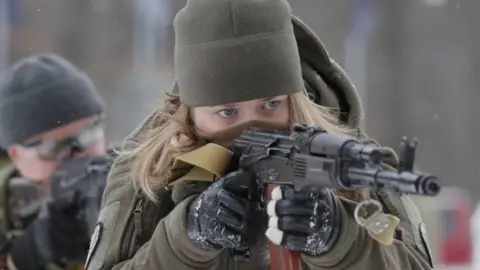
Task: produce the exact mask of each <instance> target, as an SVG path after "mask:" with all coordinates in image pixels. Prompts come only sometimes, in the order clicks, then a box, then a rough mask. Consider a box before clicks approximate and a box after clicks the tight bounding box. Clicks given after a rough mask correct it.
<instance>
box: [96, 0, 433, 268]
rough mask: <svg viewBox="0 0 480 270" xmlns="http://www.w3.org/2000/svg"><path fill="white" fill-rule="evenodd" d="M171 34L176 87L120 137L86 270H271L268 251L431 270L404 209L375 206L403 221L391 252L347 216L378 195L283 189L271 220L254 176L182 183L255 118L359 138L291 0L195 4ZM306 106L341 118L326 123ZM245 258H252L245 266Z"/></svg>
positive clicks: (342, 263) (415, 222)
mask: <svg viewBox="0 0 480 270" xmlns="http://www.w3.org/2000/svg"><path fill="white" fill-rule="evenodd" d="M175 31H176V47H175V65H176V83H177V86H178V87H177V88H176V92H174V93H172V94H168V95H167V98H166V101H165V104H163V105H162V106H161V107H159V108H158V109H157V110H155V112H154V113H153V114H152V115H151V116H150V117H149V118H148V119H147V120H146V121H145V122H144V123H143V124H141V126H140V128H139V129H137V130H136V131H135V132H134V133H133V134H132V135H131V136H130V137H129V138H128V139H127V140H126V142H127V143H126V144H125V151H124V152H123V153H121V155H120V157H119V158H118V160H117V161H116V164H115V166H114V167H113V169H112V171H111V173H110V177H109V183H108V186H107V189H106V191H105V194H104V198H103V203H102V205H103V208H102V211H101V213H100V216H99V223H98V225H97V229H96V231H95V233H94V235H93V236H92V242H91V246H90V251H89V255H88V259H87V269H89V270H95V269H209V270H217V269H218V270H220V269H222V270H223V269H239V270H242V269H245V270H246V269H269V268H268V267H269V260H268V258H269V257H268V249H267V244H268V241H270V242H272V243H274V244H277V245H281V246H283V247H285V248H287V249H291V250H295V251H300V252H301V254H302V255H301V257H302V261H303V263H304V269H402V270H405V269H431V265H430V264H431V262H430V257H429V253H428V248H427V247H426V246H425V245H424V243H423V242H422V240H424V238H422V237H419V233H418V230H419V225H420V222H421V221H420V219H419V217H418V215H416V213H415V211H412V209H414V206H413V205H411V204H410V205H409V204H408V200H405V199H401V198H394V197H391V198H392V199H391V200H390V199H389V198H390V196H383V195H382V196H380V197H383V198H384V199H385V200H384V202H387V203H386V204H385V205H386V206H387V207H386V208H387V209H388V210H389V211H390V212H391V213H394V214H395V215H398V216H400V218H401V219H402V222H401V224H400V226H399V227H398V228H399V233H398V235H397V239H396V240H395V241H394V244H393V245H390V246H383V245H381V244H380V243H378V242H376V241H374V240H373V238H372V237H370V236H369V235H368V234H367V232H366V231H365V230H364V229H362V228H361V227H359V225H358V224H357V223H356V222H355V221H354V219H353V217H352V209H353V208H354V207H355V205H356V201H359V200H361V199H362V198H365V197H368V196H373V197H377V194H368V192H364V191H361V190H358V191H357V190H355V191H351V190H348V191H343V190H336V191H334V192H333V191H330V190H323V191H322V192H319V193H316V194H309V196H302V194H299V193H297V192H294V191H293V190H292V189H291V188H289V187H287V186H282V187H277V188H276V189H274V191H273V192H272V200H271V201H270V202H269V203H268V206H267V207H266V208H267V209H266V211H265V210H264V209H262V208H261V207H249V206H251V205H254V206H259V205H258V203H257V202H258V200H256V199H253V200H252V198H251V197H248V196H246V194H245V193H246V187H248V185H249V182H247V181H248V179H250V175H249V174H248V173H247V172H244V171H241V170H239V171H233V172H230V173H228V174H226V175H225V174H223V173H218V175H219V177H217V179H215V181H213V183H211V182H212V181H211V179H210V181H209V177H208V176H207V177H205V176H202V177H200V174H197V177H198V178H195V177H190V179H186V178H185V177H181V178H180V176H182V175H183V176H184V175H185V173H186V172H185V171H182V167H181V166H180V167H179V166H177V165H178V162H177V161H178V159H177V158H178V157H181V156H182V155H183V154H185V153H189V152H191V151H193V150H196V149H199V147H200V146H202V145H203V144H204V141H205V138H212V137H211V136H210V135H211V134H219V133H220V134H221V133H222V131H226V130H229V129H232V128H235V127H238V126H239V125H244V124H245V123H249V122H251V121H260V122H265V123H270V124H272V123H273V124H276V125H279V126H285V127H288V126H290V127H291V126H292V124H293V123H298V122H300V123H306V124H311V125H315V126H320V127H322V128H324V129H326V130H327V131H329V132H334V133H345V134H348V135H351V136H356V137H360V134H361V133H360V132H359V129H358V120H359V118H360V117H361V107H360V105H359V104H360V103H359V100H358V97H357V96H356V94H355V90H354V88H353V86H352V85H351V84H350V83H349V80H348V77H347V76H346V75H345V74H344V73H343V72H342V71H341V69H340V68H338V66H337V65H336V64H334V63H333V62H331V61H330V59H329V58H328V55H327V54H326V52H325V50H324V49H323V47H322V45H321V43H320V41H319V40H318V38H316V37H315V35H314V34H313V33H312V32H311V31H310V30H309V29H308V28H307V27H306V26H305V25H304V24H303V23H301V22H300V21H299V20H298V19H296V18H293V19H292V14H291V9H290V6H289V4H288V3H287V2H286V1H284V0H262V1H260V0H253V1H252V0H236V1H231V0H201V1H199V0H191V1H188V2H187V5H186V7H185V8H184V9H183V10H182V11H180V13H179V14H178V15H177V17H176V19H175ZM327 85H328V87H327ZM307 91H310V92H309V93H307ZM309 96H310V97H311V98H312V99H314V100H315V101H316V102H318V103H320V104H322V105H324V106H331V107H337V108H339V110H337V111H336V112H335V113H332V114H329V113H327V111H326V110H325V109H324V108H322V107H320V106H318V105H316V104H315V103H314V102H312V101H311V100H310V99H309ZM337 118H338V120H337ZM340 123H343V124H345V125H341V124H340ZM392 157H394V155H392ZM179 171H180V173H179ZM190 176H191V175H190ZM200 178H202V179H200ZM187 180H189V181H187ZM195 180H198V181H195ZM170 187H171V188H170ZM266 214H268V217H267V216H266ZM244 224H246V226H244ZM267 227H268V228H267ZM245 248H249V249H250V260H248V261H242V260H238V258H241V255H245V253H244V251H245V250H246V249H245Z"/></svg>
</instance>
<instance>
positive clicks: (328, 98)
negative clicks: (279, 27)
mask: <svg viewBox="0 0 480 270" xmlns="http://www.w3.org/2000/svg"><path fill="white" fill-rule="evenodd" d="M292 23H293V29H294V32H295V38H296V40H297V45H298V50H299V53H300V59H301V65H302V75H303V79H304V81H305V83H306V88H307V91H308V92H309V94H310V95H312V96H313V98H314V101H315V102H316V103H317V104H319V105H322V106H325V107H330V108H338V116H339V118H340V121H341V122H342V123H344V124H347V125H348V126H350V127H351V128H358V127H359V124H360V119H362V117H363V110H362V104H361V101H360V97H359V95H358V93H357V90H356V88H355V86H354V85H353V83H352V81H351V79H350V78H349V77H348V75H347V74H346V72H345V70H343V68H342V67H340V65H339V64H337V63H336V62H335V61H334V60H333V59H331V58H330V56H329V55H328V52H327V50H326V49H325V46H324V45H323V44H322V41H321V40H320V38H318V37H317V35H315V33H314V32H313V31H312V30H311V29H310V28H309V27H308V26H307V25H306V24H305V23H303V22H302V21H301V20H300V19H298V18H297V17H292Z"/></svg>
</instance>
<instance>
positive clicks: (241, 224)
mask: <svg viewBox="0 0 480 270" xmlns="http://www.w3.org/2000/svg"><path fill="white" fill-rule="evenodd" d="M249 193H250V194H249ZM259 194H260V193H259V190H258V188H257V186H256V180H255V178H254V177H253V175H252V174H250V173H248V172H245V171H236V172H233V173H231V174H228V175H227V176H225V177H224V178H221V179H219V180H217V181H215V182H214V183H213V184H211V185H210V186H209V187H208V188H207V190H205V191H204V192H203V193H202V194H201V195H200V196H199V197H198V198H197V199H195V200H194V201H193V202H192V204H191V205H190V208H189V212H188V219H187V232H188V236H189V238H190V239H191V240H192V242H193V243H194V244H196V245H198V246H199V247H202V248H204V249H208V250H219V249H221V248H233V249H241V248H245V247H248V246H250V245H252V244H254V243H255V242H256V241H257V239H258V238H259V237H260V236H261V235H262V234H263V232H264V231H265V229H266V224H267V216H266V213H265V209H264V208H262V207H261V205H260V203H259V202H260V198H259ZM262 224H263V226H262Z"/></svg>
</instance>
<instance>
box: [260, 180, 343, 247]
mask: <svg viewBox="0 0 480 270" xmlns="http://www.w3.org/2000/svg"><path fill="white" fill-rule="evenodd" d="M271 195H272V200H271V201H270V202H269V203H268V205H267V213H268V215H269V221H268V227H269V228H268V229H267V232H266V233H265V234H266V236H267V238H268V239H269V240H270V241H271V242H272V243H274V244H276V245H280V246H282V247H284V248H287V249H290V250H295V251H301V252H304V253H306V254H308V255H312V256H317V255H320V254H322V253H325V252H327V251H329V250H330V248H332V247H333V245H334V244H335V241H336V239H337V238H338V234H339V231H340V213H339V210H338V206H337V203H336V202H335V200H334V195H333V193H332V192H331V191H330V190H328V189H322V190H321V191H320V192H317V193H311V192H310V193H306V192H297V191H295V190H294V189H293V187H291V186H288V185H283V186H279V187H276V188H275V189H273V191H272V194H271Z"/></svg>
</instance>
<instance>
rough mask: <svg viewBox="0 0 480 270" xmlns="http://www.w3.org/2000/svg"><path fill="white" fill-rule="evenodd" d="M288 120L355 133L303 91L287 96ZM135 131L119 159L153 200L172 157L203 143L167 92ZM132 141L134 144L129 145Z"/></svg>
mask: <svg viewBox="0 0 480 270" xmlns="http://www.w3.org/2000/svg"><path fill="white" fill-rule="evenodd" d="M288 101H289V106H290V123H291V124H292V125H293V124H294V123H305V124H309V125H314V126H318V127H322V128H323V129H325V130H326V131H327V132H330V133H334V134H339V135H348V136H354V131H353V130H351V129H349V128H347V127H346V126H342V125H340V124H339V122H338V120H337V119H338V117H336V116H335V115H334V114H333V112H332V111H331V110H329V109H327V108H325V107H322V106H319V105H317V104H315V103H314V102H313V101H311V100H310V99H309V98H308V96H307V94H306V93H304V92H300V93H296V94H293V95H290V96H289V98H288ZM147 124H148V126H147V127H142V128H143V129H144V130H143V132H142V131H140V132H137V134H136V135H133V136H136V137H135V138H134V140H132V138H130V139H127V140H126V141H125V142H124V149H123V151H122V153H120V156H119V159H120V161H119V160H117V162H122V160H123V161H124V160H130V161H131V163H130V165H131V171H130V173H131V174H132V178H133V179H134V180H133V181H134V186H135V188H136V189H137V190H141V191H142V192H143V193H144V194H145V195H146V196H147V197H149V198H150V199H151V200H153V201H156V199H157V197H156V194H157V192H158V190H159V189H160V188H165V187H166V186H167V185H168V184H169V181H170V179H171V176H172V171H171V168H172V165H173V162H174V160H175V158H176V157H177V156H179V155H181V154H184V153H187V152H190V151H192V150H194V149H196V148H198V147H200V146H202V145H203V144H204V142H203V141H202V139H201V138H199V137H198V136H197V135H196V132H195V130H194V128H193V125H192V123H191V119H190V110H189V108H188V106H186V105H184V104H182V103H181V102H180V99H179V97H178V96H176V95H171V94H166V97H165V102H164V104H162V105H161V106H159V107H157V108H156V109H155V111H154V113H153V115H152V116H151V118H150V119H149V121H148V122H147ZM132 143H133V145H132ZM127 144H130V147H126V145H127ZM337 193H338V194H339V195H342V196H345V197H347V198H349V199H352V200H359V199H361V198H362V197H363V195H362V191H360V192H359V190H337Z"/></svg>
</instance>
